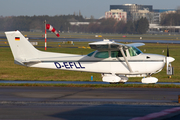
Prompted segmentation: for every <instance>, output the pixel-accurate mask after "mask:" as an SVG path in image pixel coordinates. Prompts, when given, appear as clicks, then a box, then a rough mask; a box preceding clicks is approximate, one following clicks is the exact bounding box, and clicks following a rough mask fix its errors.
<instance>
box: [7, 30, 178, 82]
mask: <svg viewBox="0 0 180 120" xmlns="http://www.w3.org/2000/svg"><path fill="white" fill-rule="evenodd" d="M5 34H6V37H7V39H8V42H9V45H10V48H11V51H12V53H13V56H14V62H15V64H19V65H23V66H28V67H39V68H50V69H59V70H74V71H84V72H94V73H101V74H102V80H103V81H104V82H109V83H121V82H122V83H124V82H127V80H128V77H144V78H143V79H142V83H156V82H157V81H158V79H157V78H155V77H151V75H152V74H155V73H158V72H160V71H161V70H162V69H163V67H164V65H165V63H166V64H167V68H169V66H170V67H171V62H173V61H174V60H175V59H174V58H172V57H169V55H168V56H167V57H166V56H163V55H157V54H145V53H142V52H141V51H140V50H139V49H138V48H137V47H138V46H142V45H144V43H132V44H121V43H117V42H114V41H109V40H104V41H99V42H93V43H89V46H90V47H91V48H92V49H95V50H96V51H94V52H92V53H89V54H87V55H74V54H64V53H52V52H43V51H39V50H37V49H36V48H35V47H34V46H33V45H31V43H30V42H29V41H28V40H27V39H26V38H25V37H24V36H23V35H22V34H21V33H20V32H19V31H11V32H5ZM167 51H169V50H167Z"/></svg>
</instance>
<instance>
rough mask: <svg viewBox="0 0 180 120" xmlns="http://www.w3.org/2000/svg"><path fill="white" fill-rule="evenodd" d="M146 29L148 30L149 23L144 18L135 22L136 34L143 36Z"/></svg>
mask: <svg viewBox="0 0 180 120" xmlns="http://www.w3.org/2000/svg"><path fill="white" fill-rule="evenodd" d="M148 29H149V22H148V20H147V19H146V18H141V19H139V20H137V23H136V32H137V33H138V34H145V33H146V32H147V30H148Z"/></svg>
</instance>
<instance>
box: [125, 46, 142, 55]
mask: <svg viewBox="0 0 180 120" xmlns="http://www.w3.org/2000/svg"><path fill="white" fill-rule="evenodd" d="M128 51H129V54H130V56H136V55H139V54H140V53H142V52H141V51H140V50H139V49H138V48H136V47H130V48H129V49H128Z"/></svg>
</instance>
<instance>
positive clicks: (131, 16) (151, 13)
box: [110, 4, 175, 24]
mask: <svg viewBox="0 0 180 120" xmlns="http://www.w3.org/2000/svg"><path fill="white" fill-rule="evenodd" d="M116 9H120V10H123V11H124V12H127V20H133V21H135V20H138V19H140V18H142V17H144V18H145V17H146V18H147V20H148V21H149V23H150V24H159V22H160V21H161V13H164V12H167V11H175V10H174V9H153V6H152V5H137V4H124V5H110V10H116Z"/></svg>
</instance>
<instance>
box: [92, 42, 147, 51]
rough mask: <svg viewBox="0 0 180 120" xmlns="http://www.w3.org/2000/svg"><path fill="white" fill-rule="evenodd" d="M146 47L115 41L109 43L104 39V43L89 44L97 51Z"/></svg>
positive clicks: (141, 44) (139, 44) (140, 44)
mask: <svg viewBox="0 0 180 120" xmlns="http://www.w3.org/2000/svg"><path fill="white" fill-rule="evenodd" d="M143 45H145V44H144V43H131V44H122V43H117V42H114V41H109V40H107V39H104V40H103V41H98V42H93V43H89V46H90V47H91V49H96V50H108V49H109V50H110V49H113V50H115V49H120V48H121V47H123V48H125V49H127V48H130V47H132V46H134V47H139V46H143Z"/></svg>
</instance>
